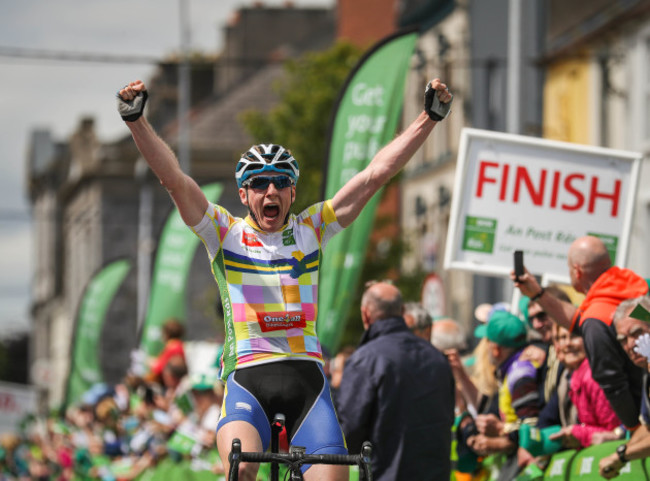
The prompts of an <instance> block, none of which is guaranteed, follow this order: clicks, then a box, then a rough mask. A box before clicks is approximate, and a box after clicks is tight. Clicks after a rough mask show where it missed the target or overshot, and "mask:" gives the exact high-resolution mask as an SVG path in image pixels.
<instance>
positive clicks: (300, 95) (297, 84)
mask: <svg viewBox="0 0 650 481" xmlns="http://www.w3.org/2000/svg"><path fill="white" fill-rule="evenodd" d="M361 54H362V50H361V49H360V48H358V47H356V46H354V45H352V44H350V43H345V42H339V43H337V44H335V45H334V46H333V47H331V48H330V49H329V50H326V51H323V52H311V53H307V54H305V55H304V56H302V57H300V58H298V59H296V60H289V61H287V62H286V64H285V70H286V75H285V76H284V77H283V79H282V80H281V81H280V82H278V83H277V84H276V85H274V88H275V90H276V91H277V92H278V94H279V97H280V99H281V100H280V103H279V104H278V105H277V106H276V107H275V108H274V109H272V110H271V111H270V112H269V113H268V114H264V113H262V112H259V111H257V110H248V111H246V112H244V113H243V114H242V115H241V120H242V122H243V124H244V126H245V128H246V129H247V130H248V132H249V133H250V134H251V135H252V136H253V138H254V139H255V142H256V143H259V142H268V141H269V139H273V142H275V143H278V144H282V145H284V146H286V147H287V148H289V149H290V150H291V152H292V154H293V156H294V157H295V158H296V160H297V161H298V165H299V167H300V181H299V183H298V188H297V190H299V191H300V194H299V195H298V196H297V199H298V200H297V202H296V204H295V206H294V209H293V210H294V212H300V211H301V210H302V209H304V208H305V207H308V206H310V205H311V204H313V203H315V202H318V201H320V200H322V199H321V198H320V197H321V191H322V184H323V163H324V161H325V156H326V154H327V144H326V142H327V139H328V131H329V128H330V123H331V118H332V109H333V107H334V103H335V102H336V99H337V97H338V95H339V92H340V91H341V89H342V87H343V83H344V82H345V79H346V78H347V76H348V74H349V73H350V71H351V70H352V68H353V67H354V65H355V64H356V63H357V61H358V60H359V58H360V57H361Z"/></svg>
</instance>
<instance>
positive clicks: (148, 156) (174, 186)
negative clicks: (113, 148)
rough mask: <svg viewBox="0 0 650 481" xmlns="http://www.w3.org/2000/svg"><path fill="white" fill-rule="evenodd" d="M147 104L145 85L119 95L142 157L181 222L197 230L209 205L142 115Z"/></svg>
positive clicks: (120, 107)
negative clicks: (165, 190) (170, 198)
mask: <svg viewBox="0 0 650 481" xmlns="http://www.w3.org/2000/svg"><path fill="white" fill-rule="evenodd" d="M146 100H147V89H146V87H145V85H144V83H142V81H140V80H137V81H135V82H131V83H130V84H128V85H127V86H125V87H124V88H122V89H121V90H120V91H119V92H118V110H119V112H120V115H122V119H124V122H125V123H126V125H127V127H128V128H129V130H130V131H131V135H132V136H133V140H134V141H135V144H136V145H137V147H138V150H139V151H140V153H141V154H142V157H144V159H145V160H146V162H147V164H148V165H149V167H150V168H151V170H152V171H153V172H154V174H156V177H158V180H160V183H161V184H162V185H163V186H164V187H165V188H166V189H167V191H168V192H169V195H170V196H171V197H172V199H173V200H174V203H175V204H176V207H177V208H178V211H179V213H180V215H181V218H182V219H183V221H184V222H185V223H186V224H187V225H189V226H195V225H197V224H198V223H199V222H200V221H201V219H202V218H203V214H204V213H205V210H206V209H207V207H208V201H207V199H206V197H205V195H204V194H203V192H202V191H201V189H200V188H199V186H198V184H197V183H196V182H195V181H194V180H193V179H192V178H191V177H189V176H188V175H186V174H185V173H183V171H182V170H181V168H180V165H179V163H178V159H177V158H176V155H174V152H172V150H171V149H170V148H169V146H168V145H167V144H166V143H165V141H163V140H162V139H161V138H160V137H159V136H158V134H156V132H155V131H154V129H153V127H152V126H151V124H149V122H148V121H147V119H146V118H145V117H144V116H143V115H142V112H143V110H144V105H145V103H146Z"/></svg>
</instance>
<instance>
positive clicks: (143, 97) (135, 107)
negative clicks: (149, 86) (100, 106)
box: [117, 90, 149, 122]
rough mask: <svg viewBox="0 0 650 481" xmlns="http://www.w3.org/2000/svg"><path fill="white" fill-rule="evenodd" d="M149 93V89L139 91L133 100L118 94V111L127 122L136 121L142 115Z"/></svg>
mask: <svg viewBox="0 0 650 481" xmlns="http://www.w3.org/2000/svg"><path fill="white" fill-rule="evenodd" d="M148 97H149V95H148V94H147V91H146V90H145V91H144V92H140V93H138V95H136V97H135V98H134V99H133V100H123V99H122V97H120V94H119V93H118V94H117V111H118V112H119V113H120V115H121V116H122V120H124V121H126V122H134V121H136V120H138V119H139V118H140V117H141V116H142V112H144V106H145V104H146V103H147V98H148Z"/></svg>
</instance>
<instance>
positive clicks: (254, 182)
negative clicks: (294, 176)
mask: <svg viewBox="0 0 650 481" xmlns="http://www.w3.org/2000/svg"><path fill="white" fill-rule="evenodd" d="M270 184H273V185H274V186H275V188H276V189H286V188H287V187H290V186H291V185H293V182H291V178H290V177H288V176H286V175H276V176H273V177H266V176H257V177H253V178H251V179H250V180H248V181H246V182H245V183H244V186H245V187H250V188H251V189H256V190H266V189H268V188H269V185H270Z"/></svg>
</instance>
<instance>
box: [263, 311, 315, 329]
mask: <svg viewBox="0 0 650 481" xmlns="http://www.w3.org/2000/svg"><path fill="white" fill-rule="evenodd" d="M257 320H258V322H259V323H260V329H262V332H269V331H283V330H286V329H293V328H296V327H298V328H304V327H306V326H307V320H306V319H305V313H304V312H303V311H289V312H258V313H257Z"/></svg>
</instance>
